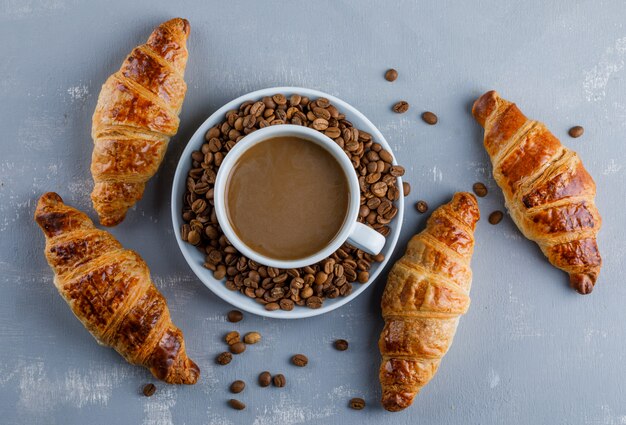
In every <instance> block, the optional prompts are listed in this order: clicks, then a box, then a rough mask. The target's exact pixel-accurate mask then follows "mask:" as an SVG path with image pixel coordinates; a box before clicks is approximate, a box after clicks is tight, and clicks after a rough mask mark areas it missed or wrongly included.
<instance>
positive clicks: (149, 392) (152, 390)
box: [142, 383, 156, 397]
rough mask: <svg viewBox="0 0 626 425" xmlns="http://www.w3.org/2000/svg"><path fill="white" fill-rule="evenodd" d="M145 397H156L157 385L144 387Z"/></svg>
mask: <svg viewBox="0 0 626 425" xmlns="http://www.w3.org/2000/svg"><path fill="white" fill-rule="evenodd" d="M142 392H143V395H145V396H146V397H152V396H153V395H154V393H155V392H156V385H154V384H152V383H150V384H146V385H144V387H143V390H142Z"/></svg>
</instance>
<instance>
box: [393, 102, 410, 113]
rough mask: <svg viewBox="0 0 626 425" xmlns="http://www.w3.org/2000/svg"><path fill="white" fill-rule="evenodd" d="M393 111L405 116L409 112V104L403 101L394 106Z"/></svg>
mask: <svg viewBox="0 0 626 425" xmlns="http://www.w3.org/2000/svg"><path fill="white" fill-rule="evenodd" d="M391 109H392V110H393V112H395V113H397V114H404V113H405V112H406V111H408V110H409V103H408V102H406V101H404V100H401V101H400V102H398V103H396V104H395V105H393V108H391Z"/></svg>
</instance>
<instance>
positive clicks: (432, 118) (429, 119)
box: [422, 111, 439, 125]
mask: <svg viewBox="0 0 626 425" xmlns="http://www.w3.org/2000/svg"><path fill="white" fill-rule="evenodd" d="M422 120H424V122H425V123H426V124H428V125H435V124H437V121H439V119H438V118H437V115H435V114H433V113H432V112H430V111H426V112H424V113H423V114H422Z"/></svg>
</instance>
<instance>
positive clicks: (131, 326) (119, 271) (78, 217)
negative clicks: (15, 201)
mask: <svg viewBox="0 0 626 425" xmlns="http://www.w3.org/2000/svg"><path fill="white" fill-rule="evenodd" d="M35 220H36V221H37V224H39V226H40V227H41V229H42V230H43V232H44V234H45V236H46V251H45V253H46V259H47V260H48V264H50V267H51V268H52V270H53V271H54V284H55V286H56V287H57V289H58V290H59V293H60V294H61V295H62V296H63V298H65V301H67V303H68V304H69V306H70V308H71V309H72V311H73V312H74V314H75V315H76V317H77V318H78V319H79V320H80V321H81V322H82V323H83V325H84V326H85V327H86V328H87V329H88V330H89V332H91V334H92V335H93V336H94V337H95V338H96V340H97V341H98V342H99V343H100V344H103V345H107V346H111V347H113V348H114V349H115V350H116V351H117V352H118V353H120V354H121V355H122V356H124V358H125V359H126V360H127V361H128V362H130V363H132V364H139V365H142V366H145V367H147V368H148V369H150V372H152V374H153V375H154V376H155V377H157V378H158V379H162V380H164V381H166V382H168V383H170V384H195V383H196V381H197V380H198V378H199V376H200V370H199V369H198V366H196V364H195V363H194V362H193V361H192V360H190V359H189V358H188V357H187V354H186V352H185V341H184V339H183V333H182V332H181V330H180V329H178V328H177V327H176V326H174V325H173V324H172V320H171V319H170V313H169V310H168V308H167V303H166V301H165V298H163V296H162V295H161V293H160V292H159V291H158V289H157V288H156V287H155V286H154V284H153V283H152V280H151V279H150V271H149V270H148V267H147V266H146V263H144V261H143V260H142V259H141V257H139V255H138V254H137V253H135V252H133V251H130V250H127V249H124V248H123V247H122V246H121V245H120V243H119V242H118V241H117V240H115V238H114V237H113V236H111V234H110V233H108V232H105V231H103V230H98V229H96V228H95V227H94V225H93V223H92V221H91V220H90V219H89V217H87V216H86V215H85V214H83V213H82V212H80V211H78V210H76V209H74V208H71V207H69V206H67V205H65V204H64V203H63V200H62V199H61V197H60V196H59V195H57V194H56V193H46V194H44V195H43V196H42V197H41V198H40V199H39V202H38V204H37V209H36V211H35Z"/></svg>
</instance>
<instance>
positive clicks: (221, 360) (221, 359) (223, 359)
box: [217, 351, 233, 366]
mask: <svg viewBox="0 0 626 425" xmlns="http://www.w3.org/2000/svg"><path fill="white" fill-rule="evenodd" d="M232 360H233V355H232V354H230V353H229V352H226V351H224V352H223V353H221V354H220V355H219V356H217V363H218V364H221V365H222V366H224V365H227V364H228V363H230V362H231V361H232Z"/></svg>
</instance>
